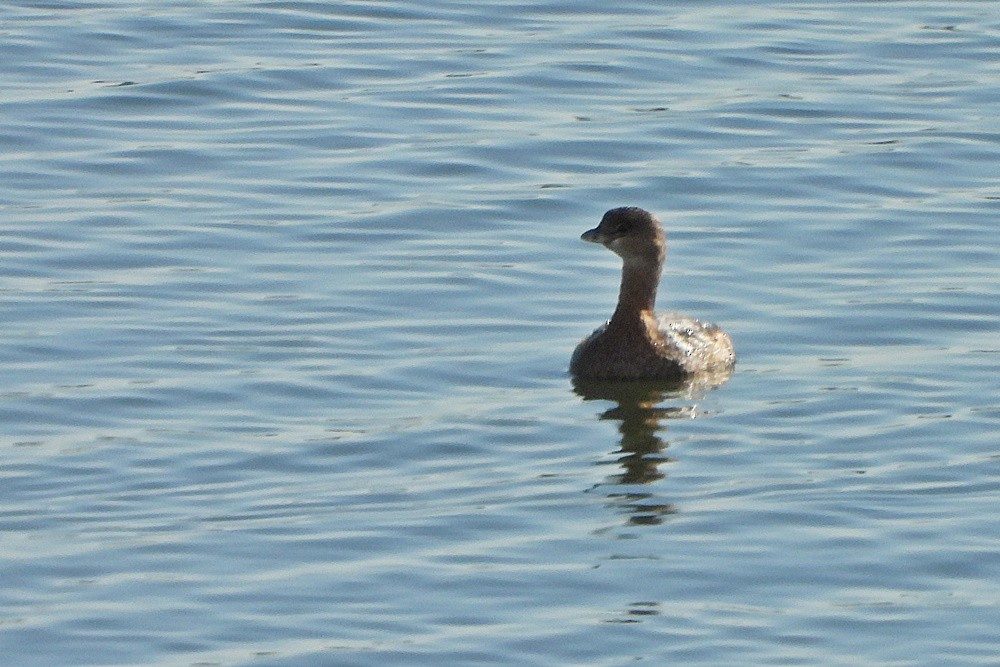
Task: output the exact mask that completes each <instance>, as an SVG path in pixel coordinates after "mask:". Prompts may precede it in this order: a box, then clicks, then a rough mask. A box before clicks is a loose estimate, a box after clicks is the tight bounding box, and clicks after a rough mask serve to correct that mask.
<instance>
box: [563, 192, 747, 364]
mask: <svg viewBox="0 0 1000 667" xmlns="http://www.w3.org/2000/svg"><path fill="white" fill-rule="evenodd" d="M580 238H581V239H583V240H584V241H590V242H592V243H601V244H603V245H604V247H606V248H608V249H609V250H611V251H613V252H614V253H615V254H617V255H618V256H620V257H621V258H622V260H623V261H624V265H623V267H622V284H621V291H620V293H619V294H618V307H617V308H616V309H615V312H614V314H613V315H612V316H611V319H610V320H608V322H607V323H605V324H604V325H602V326H601V327H599V328H598V329H597V330H596V331H594V333H592V334H590V335H589V336H587V337H586V338H585V339H583V341H581V342H580V344H579V345H578V346H577V347H576V350H575V351H574V352H573V358H572V360H570V363H569V370H570V373H572V374H573V375H574V376H576V377H579V378H588V379H595V380H643V379H645V380H676V379H678V378H683V377H686V376H693V375H696V374H699V373H709V372H715V371H719V370H724V369H728V368H731V367H732V366H733V363H734V362H735V360H736V354H735V353H734V352H733V343H732V341H731V340H729V336H727V335H726V333H725V332H724V331H723V330H722V329H720V328H719V327H717V326H716V325H714V324H708V323H705V322H700V321H698V320H696V319H694V318H691V317H688V316H686V315H681V314H678V313H664V314H661V315H657V314H656V313H654V312H653V303H654V301H655V300H656V287H657V284H658V283H659V281H660V272H661V270H662V269H663V258H664V256H665V254H666V243H665V242H664V236H663V227H662V226H661V225H660V221H659V220H657V219H656V216H654V215H653V214H652V213H650V212H649V211H646V210H644V209H641V208H637V207H625V208H615V209H612V210H610V211H608V212H607V213H605V214H604V217H603V218H601V224H599V225H598V226H597V227H596V228H595V229H591V230H589V231H586V232H584V233H583V236H581V237H580Z"/></svg>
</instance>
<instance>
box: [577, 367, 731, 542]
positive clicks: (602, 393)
mask: <svg viewBox="0 0 1000 667" xmlns="http://www.w3.org/2000/svg"><path fill="white" fill-rule="evenodd" d="M731 373H732V370H731V369H722V370H720V371H718V372H714V373H706V374H699V375H695V376H689V377H687V378H683V379H678V380H676V381H671V382H665V381H640V382H636V381H631V382H605V381H590V380H582V379H579V378H574V380H573V389H574V391H575V392H576V393H577V394H579V395H580V396H581V397H583V399H584V400H587V401H598V400H600V401H612V402H614V403H615V404H616V405H615V406H614V407H611V408H609V409H607V410H605V411H604V412H602V413H600V415H599V418H600V419H602V420H614V421H617V422H618V433H619V434H620V436H621V442H620V446H619V449H618V451H617V452H615V455H616V456H617V458H616V459H615V460H614V461H613V464H614V465H616V466H620V468H621V471H620V472H617V473H616V474H613V475H609V476H608V478H607V480H606V481H605V482H603V483H602V484H599V485H598V487H601V486H612V487H614V488H613V489H612V490H610V491H609V492H608V494H607V497H608V500H609V501H610V502H611V503H612V504H613V505H614V506H615V507H620V508H622V509H623V510H625V511H626V512H628V514H629V520H628V522H629V524H631V525H650V524H659V523H662V522H663V519H664V517H666V516H668V515H670V514H673V513H674V512H675V511H676V509H675V508H674V506H673V505H672V504H670V503H663V502H658V501H657V500H656V498H655V496H654V494H652V493H648V492H640V491H632V490H628V489H625V488H622V487H626V486H637V485H643V484H649V483H650V482H653V481H656V480H659V479H663V478H664V477H665V476H666V473H665V472H663V471H662V470H661V466H662V464H664V463H668V462H670V461H671V460H672V459H671V458H670V457H669V456H667V455H666V453H665V450H666V449H667V446H668V443H667V441H666V440H664V439H663V438H662V437H661V434H662V433H663V432H664V430H665V424H664V423H663V422H664V420H667V419H685V418H691V417H695V416H697V415H698V411H697V406H696V405H695V403H693V402H692V401H693V399H694V397H695V396H696V395H698V394H700V393H703V392H705V391H708V390H709V389H712V388H713V387H717V386H719V385H721V384H722V383H723V382H725V381H726V380H727V379H729V376H730V375H731ZM668 401H671V402H672V403H673V404H667V402H668ZM595 488H597V487H595Z"/></svg>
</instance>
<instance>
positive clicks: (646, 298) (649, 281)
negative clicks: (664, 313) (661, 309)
mask: <svg viewBox="0 0 1000 667" xmlns="http://www.w3.org/2000/svg"><path fill="white" fill-rule="evenodd" d="M661 269H662V260H658V259H656V260H654V259H652V258H629V259H626V260H625V263H624V265H623V266H622V284H621V289H620V290H619V292H618V307H617V308H615V313H614V315H612V316H611V321H612V322H619V323H624V322H626V321H634V320H636V319H639V318H641V316H642V314H643V313H644V312H646V313H650V314H652V312H653V305H654V304H655V303H656V287H657V285H659V283H660V271H661Z"/></svg>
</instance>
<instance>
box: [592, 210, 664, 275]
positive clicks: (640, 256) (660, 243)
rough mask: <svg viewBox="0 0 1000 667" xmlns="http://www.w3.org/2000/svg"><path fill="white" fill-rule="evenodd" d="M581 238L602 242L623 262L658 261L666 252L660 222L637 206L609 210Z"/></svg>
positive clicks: (661, 259)
mask: <svg viewBox="0 0 1000 667" xmlns="http://www.w3.org/2000/svg"><path fill="white" fill-rule="evenodd" d="M580 238H581V239H583V240H584V241H590V242H591V243H600V244H602V245H603V246H604V247H605V248H607V249H608V250H611V251H612V252H614V253H615V254H616V255H618V256H620V257H621V258H622V259H624V260H625V261H626V262H629V261H633V260H644V261H653V262H655V263H657V264H659V263H661V262H662V261H663V255H664V253H665V251H666V242H665V241H664V236H663V226H662V225H661V224H660V221H659V220H657V219H656V216H655V215H653V214H652V213H650V212H649V211H647V210H645V209H642V208H639V207H637V206H623V207H622V208H613V209H611V210H610V211H608V212H607V213H605V214H604V217H603V218H601V224H599V225H597V227H595V228H594V229H590V230H588V231H585V232H584V233H583V235H582V236H580Z"/></svg>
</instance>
